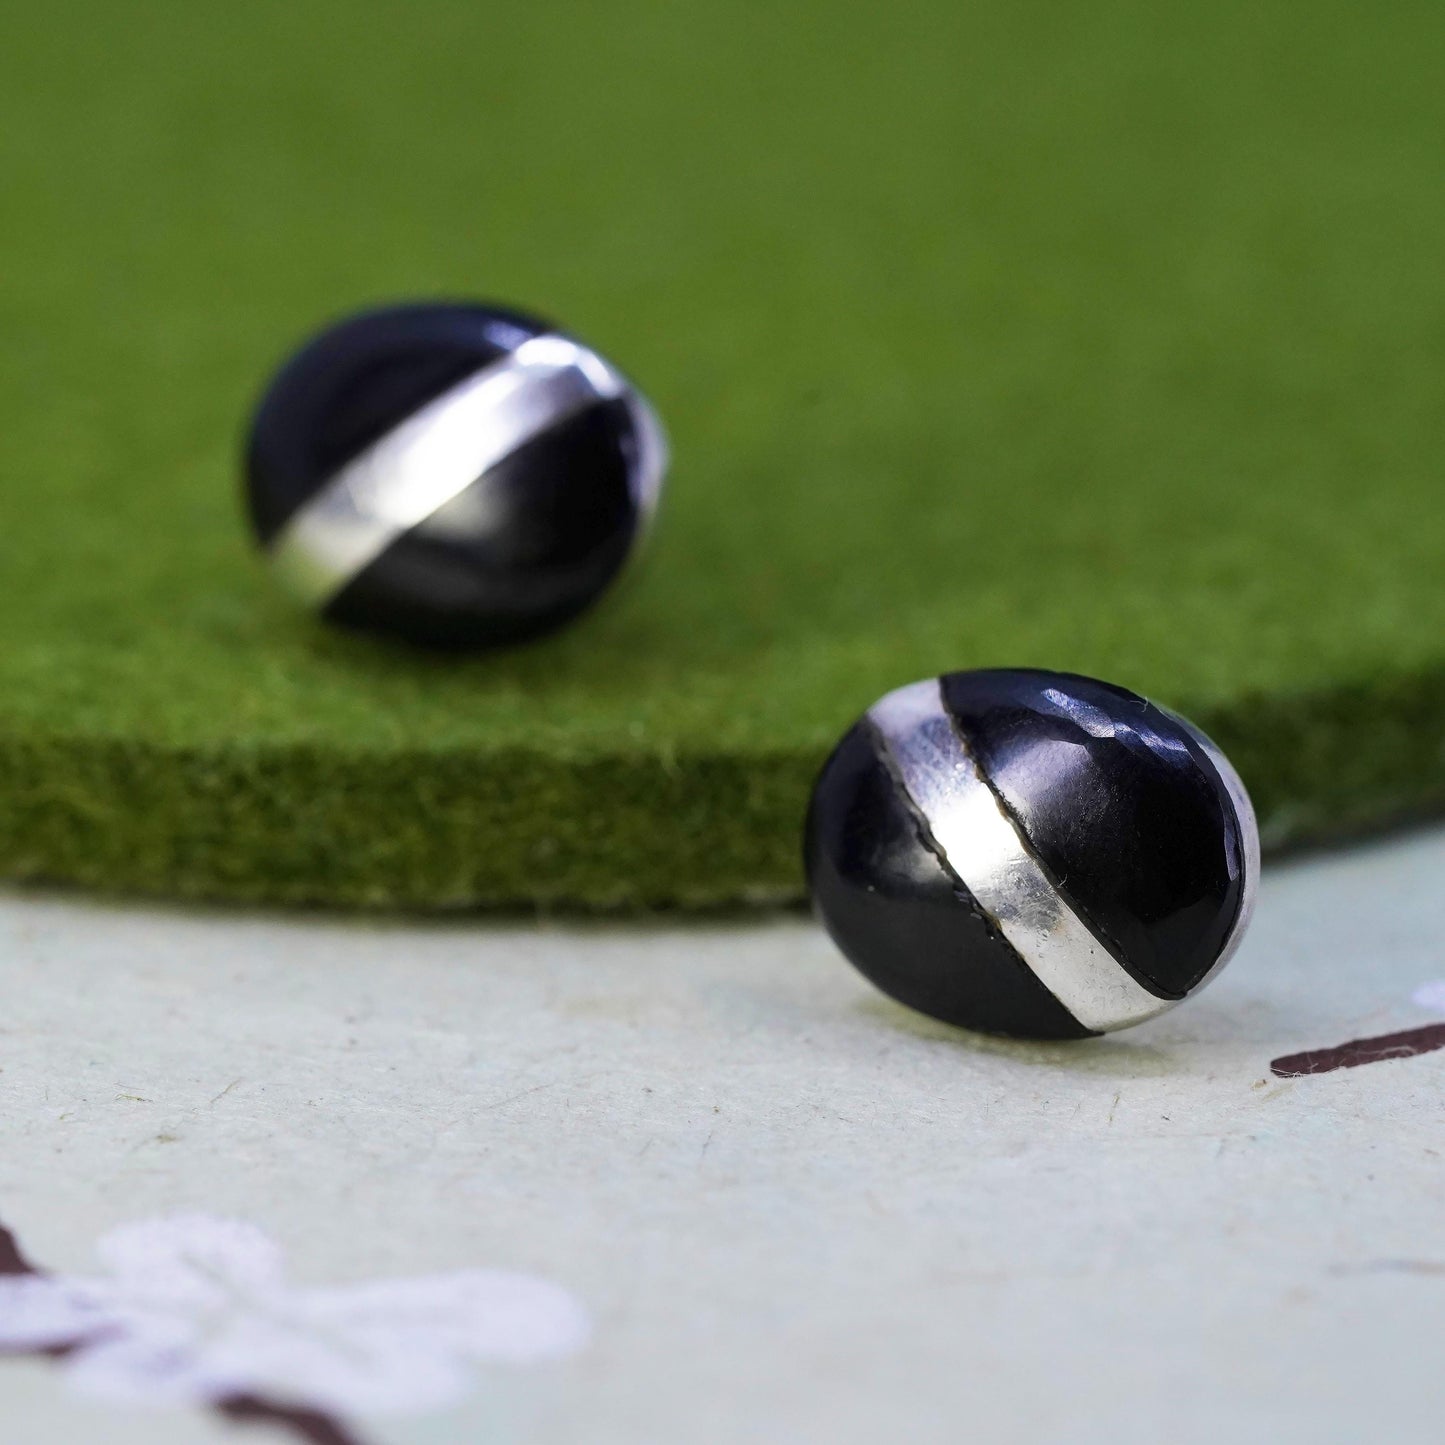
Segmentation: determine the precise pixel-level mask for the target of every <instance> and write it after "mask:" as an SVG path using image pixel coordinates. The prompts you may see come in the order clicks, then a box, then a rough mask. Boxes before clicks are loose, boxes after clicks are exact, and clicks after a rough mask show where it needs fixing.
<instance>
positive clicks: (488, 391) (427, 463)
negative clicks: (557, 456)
mask: <svg viewBox="0 0 1445 1445" xmlns="http://www.w3.org/2000/svg"><path fill="white" fill-rule="evenodd" d="M618 397H626V398H627V400H628V405H629V409H630V413H631V415H632V417H633V419H634V422H635V423H637V429H638V446H639V466H638V468H637V471H638V476H637V477H636V478H634V485H635V486H636V487H638V488H639V489H640V491H639V500H644V499H645V500H646V503H647V509H648V510H649V511H650V510H651V506H652V504H653V503H655V500H656V495H657V490H658V486H659V485H660V482H661V478H662V471H663V468H664V466H665V461H666V449H665V446H664V445H663V443H662V440H661V431H660V428H659V427H658V426H657V422H656V419H655V418H653V417H652V414H651V410H650V408H649V407H648V406H647V403H646V402H644V401H643V400H642V399H641V398H640V397H638V396H636V394H635V393H634V392H633V391H632V389H631V388H630V387H629V386H628V384H627V382H626V380H625V379H624V378H623V377H622V375H621V374H620V373H619V372H617V371H616V370H615V369H614V368H613V367H612V366H610V365H609V364H608V363H607V362H606V361H604V360H603V359H602V358H601V357H600V356H598V355H597V353H596V352H594V351H591V350H589V349H588V348H587V347H585V346H581V345H579V344H578V343H577V342H575V341H571V340H569V339H568V338H566V337H564V336H553V335H545V336H535V337H531V338H529V339H528V340H526V341H524V342H522V344H521V345H520V346H518V347H517V349H516V350H515V351H513V352H511V353H510V354H509V355H507V356H504V357H502V358H500V359H499V360H497V361H495V362H493V363H492V364H491V365H490V366H487V367H484V368H482V370H480V371H477V372H475V373H473V375H471V376H469V377H467V378H466V380H465V381H462V382H460V383H458V384H457V385H456V386H454V387H452V388H451V390H450V391H446V392H443V393H442V395H441V396H439V397H437V398H436V399H435V400H434V401H431V402H429V403H428V404H427V405H426V406H424V407H422V409H421V410H420V411H418V412H417V413H416V414H415V415H414V416H410V417H408V418H407V419H406V420H405V421H404V422H402V423H401V425H400V426H397V427H395V428H394V429H393V430H391V431H389V432H388V433H387V434H386V435H385V436H383V437H381V438H380V439H379V440H377V441H375V442H373V443H372V445H371V446H369V447H367V449H366V450H365V451H363V452H361V453H360V454H358V455H357V456H356V457H354V458H353V459H352V460H351V461H350V462H348V463H347V464H346V466H344V467H342V468H341V470H340V471H339V472H337V473H336V475H335V476H334V477H332V478H331V479H330V480H329V481H327V482H326V483H325V484H324V485H323V486H322V488H321V490H320V491H319V492H317V494H316V495H315V496H314V497H312V498H311V499H310V501H308V502H307V503H306V504H305V505H304V506H302V507H301V508H300V509H299V510H298V511H297V512H296V514H295V515H294V516H293V517H292V518H291V519H290V521H289V522H287V524H286V526H285V527H284V528H282V530H281V532H280V533H279V534H278V535H277V537H276V539H275V541H274V542H273V543H272V546H271V560H272V562H273V563H274V565H275V567H276V569H277V572H278V573H279V574H280V576H281V577H282V579H283V581H284V582H285V583H286V585H287V586H289V587H290V588H291V589H292V590H293V591H294V592H296V593H298V594H299V595H300V596H301V597H302V598H303V599H305V600H306V601H308V602H311V603H313V604H315V605H317V606H320V605H322V604H324V603H325V602H326V601H328V600H329V599H330V598H331V597H333V596H335V594H336V593H337V592H339V591H340V590H341V589H342V588H343V587H344V586H346V584H347V583H348V582H349V581H350V580H351V579H352V578H353V577H355V576H356V574H357V573H358V572H360V571H361V570H362V569H363V568H364V567H366V566H367V565H368V564H370V563H371V562H373V561H374V560H375V559H376V558H377V557H378V556H380V555H381V553H382V552H384V551H385V550H386V548H387V547H389V546H390V545H391V544H392V542H394V541H395V540H396V538H397V537H399V536H400V535H401V534H402V533H403V532H405V531H407V529H408V528H410V527H414V526H416V524H417V523H418V522H421V521H424V520H425V519H426V518H427V517H429V516H431V514H432V513H433V512H435V511H436V510H437V508H438V507H441V506H443V505H444V504H445V503H447V502H449V501H451V500H452V498H454V497H456V496H458V495H460V494H461V493H462V492H463V491H465V490H466V489H467V488H468V487H469V486H471V484H472V483H473V482H475V481H477V480H478V479H479V478H480V477H481V476H483V474H484V473H486V472H487V470H488V469H489V468H491V467H494V466H496V464H497V463H498V462H500V461H501V460H502V459H503V458H505V457H508V456H510V455H511V454H512V453H513V452H515V451H516V450H517V449H518V448H519V447H522V446H525V445H526V443H527V442H529V441H531V440H532V439H533V438H534V437H536V436H539V435H540V434H541V433H542V432H544V431H547V430H548V429H549V428H551V427H554V426H556V425H558V424H559V423H560V422H563V421H566V420H567V418H568V417H571V416H573V415H575V414H576V413H577V412H579V411H582V410H583V409H584V408H586V407H588V406H591V405H593V404H594V403H596V402H599V401H612V400H615V399H617V398H618ZM639 419H640V420H639Z"/></svg>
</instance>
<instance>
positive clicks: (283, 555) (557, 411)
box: [247, 304, 1259, 1038]
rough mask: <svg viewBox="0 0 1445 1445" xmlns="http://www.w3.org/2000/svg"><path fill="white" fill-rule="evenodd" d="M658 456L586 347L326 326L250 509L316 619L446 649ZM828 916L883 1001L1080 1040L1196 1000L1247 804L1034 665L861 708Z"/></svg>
mask: <svg viewBox="0 0 1445 1445" xmlns="http://www.w3.org/2000/svg"><path fill="white" fill-rule="evenodd" d="M666 464H667V448H666V443H665V440H664V437H663V432H662V429H661V427H660V425H659V423H658V421H657V418H656V415H655V414H654V412H653V410H652V408H651V407H650V406H649V405H648V403H647V401H646V400H645V399H644V398H643V397H642V396H641V395H640V393H638V392H637V390H636V389H635V388H634V387H633V386H632V385H631V384H630V383H629V382H628V381H627V380H626V379H625V378H624V377H623V376H622V374H621V373H620V372H619V371H618V370H617V369H616V368H615V367H614V366H613V365H612V364H611V363H610V362H608V361H607V360H605V359H604V358H603V357H602V356H600V355H599V354H598V353H597V352H596V351H593V350H592V349H591V348H589V347H587V346H585V345H583V344H582V343H581V342H579V341H577V340H576V339H574V338H572V337H570V336H567V335H566V334H565V333H563V332H560V331H559V330H557V329H556V328H554V327H552V326H549V325H548V324H546V323H545V322H542V321H539V320H538V319H537V318H535V317H532V316H528V315H525V314H522V313H520V312H515V311H510V310H503V309H501V308H497V307H492V306H480V305H437V304H425V305H410V306H399V307H393V308H389V309H386V310H381V311H374V312H369V313H367V314H364V315H361V316H358V317H355V318H352V319H350V320H347V321H344V322H342V323H341V324H339V325H337V326H334V327H332V328H331V329H329V330H327V331H325V332H323V333H322V334H321V335H320V336H318V337H317V338H315V339H314V340H312V341H311V342H309V343H308V344H307V345H306V346H304V347H303V348H302V349H301V350H300V351H299V352H298V353H297V354H296V355H295V357H294V358H293V359H292V360H290V361H289V362H287V363H286V365H285V366H283V367H282V369H281V370H280V372H279V373H278V374H277V376H276V378H275V380H274V381H273V382H272V384H271V386H270V388H269V389H268V391H267V392H266V394H265V397H264V398H263V400H262V402H261V405H260V408H259V410H258V411H257V414H256V417H255V421H254V423H253V426H252V430H251V436H250V444H249V449H248V457H247V480H248V496H249V502H250V513H251V520H252V523H253V526H254V529H255V532H256V535H257V538H258V540H259V541H260V543H261V545H262V547H263V549H264V550H265V551H266V552H267V553H268V554H269V556H270V558H271V560H272V562H273V563H274V565H275V567H276V569H277V571H278V572H279V574H280V575H281V577H282V578H283V580H284V581H285V582H286V584H287V585H288V586H289V587H290V588H291V589H292V590H293V591H295V592H296V593H298V594H299V595H300V597H301V598H302V599H303V600H304V601H305V602H306V603H308V604H309V605H310V606H312V607H313V608H315V609H316V610H318V611H319V612H320V613H321V614H322V615H323V616H324V617H326V618H327V619H329V620H331V621H334V622H337V623H340V624H343V625H346V626H350V627H356V628H362V629H366V630H370V631H375V632H379V633H382V634H386V635H390V636H393V637H397V638H401V639H404V640H406V641H408V642H412V643H420V644H426V645H433V646H438V645H439V646H450V647H487V646H497V645H504V644H510V643H516V642H521V641H525V640H528V639H531V638H534V637H538V636H541V635H543V634H545V633H547V632H550V631H553V630H555V629H556V628H558V627H561V626H563V625H564V624H566V623H567V622H569V621H570V620H572V619H573V618H575V617H576V616H578V615H579V614H580V613H581V612H583V611H584V610H586V608H587V607H589V606H590V605H591V604H592V603H593V602H594V601H596V599H597V598H598V597H599V596H601V594H602V593H603V592H604V591H605V590H606V589H607V588H608V586H609V585H610V584H611V583H612V582H613V581H614V579H615V578H616V577H617V576H618V575H619V574H620V573H621V572H622V571H623V570H624V568H625V566H626V564H627V562H628V560H629V559H630V558H631V557H632V556H633V555H634V554H635V553H636V551H637V548H638V546H639V544H640V543H641V541H642V540H643V538H644V536H645V534H646V531H647V528H648V523H649V521H650V519H651V516H652V514H653V511H654V509H655V507H656V504H657V499H658V494H659V491H660V489H661V485H662V479H663V474H664V472H665V470H666ZM804 834H805V838H804V856H805V864H806V869H807V876H808V881H809V886H810V888H811V890H812V894H813V898H814V902H815V905H816V908H817V911H818V914H819V916H820V917H821V919H822V921H823V924H824V926H825V927H826V928H827V929H828V932H829V933H830V934H831V935H832V937H833V939H834V941H835V942H836V943H837V944H838V945H839V947H840V948H841V949H842V951H843V953H844V954H845V955H846V956H847V957H848V958H849V959H850V960H851V961H852V962H853V963H854V965H855V966H857V967H858V968H859V969H860V970H861V971H862V972H863V973H864V974H865V975H866V976H867V977H868V978H870V979H871V980H872V981H873V982H874V983H876V984H877V985H878V986H879V987H880V988H882V989H883V990H884V991H885V992H887V993H889V994H891V995H892V996H893V997H895V998H897V999H899V1000H900V1001H901V1002H903V1003H905V1004H908V1005H909V1006H911V1007H913V1008H917V1009H919V1010H921V1011H923V1012H925V1013H928V1014H931V1015H933V1016H934V1017H936V1018H940V1019H943V1020H945V1021H947V1022H950V1023H956V1024H961V1025H963V1026H965V1027H970V1028H975V1029H982V1030H986V1031H989V1032H995V1033H1003V1034H1011V1035H1015V1036H1022V1037H1029V1038H1077V1037H1082V1036H1087V1035H1091V1034H1097V1033H1102V1032H1106V1031H1110V1030H1113V1029H1119V1028H1125V1027H1128V1026H1129V1025H1131V1024H1136V1023H1141V1022H1143V1021H1144V1020H1145V1019H1148V1018H1152V1017H1154V1016H1155V1015H1157V1014H1159V1013H1162V1012H1163V1011H1164V1010H1166V1009H1168V1008H1170V1007H1172V1006H1173V1005H1174V1004H1176V1003H1178V1002H1179V1001H1180V1000H1182V999H1184V998H1186V997H1187V996H1189V995H1190V994H1192V993H1194V992H1196V991H1197V990H1198V989H1199V988H1201V987H1202V986H1203V985H1204V983H1205V982H1207V981H1208V980H1209V979H1210V978H1212V977H1213V976H1214V975H1215V974H1216V973H1217V972H1218V971H1219V969H1220V968H1221V967H1222V966H1223V965H1224V963H1226V962H1227V961H1228V959H1229V957H1230V956H1231V955H1232V954H1233V952H1234V950H1235V949H1236V948H1237V946H1238V944H1239V941H1240V939H1241V937H1242V936H1243V933H1244V930H1245V928H1246V926H1247V924H1248V921H1249V917H1250V912H1251V909H1252V907H1253V901H1254V894H1255V888H1256V883H1257V879H1258V875H1259V834H1258V829H1257V827H1256V824H1255V818H1254V811H1253V808H1252V807H1251V805H1250V801H1249V795H1248V793H1247V792H1246V791H1245V788H1244V785H1243V783H1242V782H1241V781H1240V779H1239V776H1238V774H1237V773H1236V772H1235V770H1234V769H1233V767H1232V766H1231V765H1230V764H1229V762H1228V760H1227V759H1226V758H1225V757H1224V755H1223V753H1222V752H1221V751H1220V750H1219V749H1218V748H1217V747H1216V746H1215V745H1214V744H1213V743H1212V742H1211V741H1210V740H1209V739H1208V738H1207V737H1206V736H1205V735H1204V734H1203V733H1201V732H1200V731H1199V730H1198V729H1197V728H1195V727H1194V726H1193V725H1192V724H1190V723H1189V722H1187V721H1185V720H1184V719H1183V718H1181V717H1178V716H1177V715H1175V714H1173V713H1171V712H1169V711H1167V710H1166V709H1164V708H1160V707H1157V706H1155V705H1154V704H1152V703H1149V702H1147V701H1146V700H1145V699H1143V698H1141V697H1139V696H1137V695H1136V694H1134V693H1132V692H1128V691H1126V690H1125V689H1123V688H1119V687H1115V686H1112V685H1111V684H1108V683H1103V682H1099V681H1096V680H1094V679H1091V678H1085V677H1080V676H1077V675H1074V674H1069V673H1052V672H1040V671H1035V670H1030V669H1020V670H996V669H995V670H986V671H977V672H966V673H952V674H949V675H947V676H944V677H941V678H936V679H933V680H931V681H928V682H921V683H916V684H913V685H912V686H909V687H904V688H901V689H899V690H898V691H896V692H893V693H890V694H889V695H888V696H887V697H885V698H883V699H881V700H880V701H879V702H878V703H876V704H875V705H874V706H873V707H872V708H870V709H869V710H868V712H867V713H866V714H865V715H864V716H863V718H861V719H860V720H859V721H858V723H856V724H855V725H854V727H853V728H852V729H851V730H850V731H849V732H848V733H847V734H846V736H845V737H844V738H843V740H842V742H841V743H840V744H839V745H838V747H837V749H836V750H835V751H834V752H833V754H832V756H831V757H830V758H829V759H828V761H827V763H826V764H825V765H824V767H823V770H822V772H821V774H820V775H819V778H818V781H817V783H816V785H815V788H814V791H813V798H812V803H811V806H810V808H809V813H808V818H807V823H806V826H805V829H804Z"/></svg>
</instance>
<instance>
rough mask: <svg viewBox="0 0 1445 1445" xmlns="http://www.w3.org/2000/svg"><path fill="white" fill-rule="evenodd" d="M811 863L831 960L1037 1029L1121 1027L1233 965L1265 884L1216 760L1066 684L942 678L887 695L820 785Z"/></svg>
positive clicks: (911, 999)
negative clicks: (832, 946) (839, 955)
mask: <svg viewBox="0 0 1445 1445" xmlns="http://www.w3.org/2000/svg"><path fill="white" fill-rule="evenodd" d="M805 861H806V865H807V870H808V879H809V886H810V887H811V889H812V892H813V897H814V902H815V905H816V907H817V910H818V912H819V915H820V916H821V918H822V921H823V923H824V925H825V926H826V927H827V929H828V931H829V932H830V934H831V935H832V936H833V938H834V940H835V941H836V942H837V944H838V945H839V947H840V948H841V949H842V950H843V952H844V953H845V954H846V955H847V956H848V958H849V959H850V960H851V961H852V962H853V963H854V964H855V965H856V966H857V967H858V968H859V969H860V970H861V971H862V972H863V973H864V974H866V975H867V976H868V977H869V978H870V979H871V980H872V981H873V982H874V983H876V984H877V985H878V986H879V987H880V988H882V989H883V990H884V991H885V992H887V993H889V994H891V995H892V996H893V997H895V998H897V999H898V1000H900V1001H901V1002H903V1003H905V1004H908V1005H910V1006H911V1007H913V1008H917V1009H919V1010H921V1011H922V1012H925V1013H928V1014H931V1015H933V1016H934V1017H936V1018H940V1019H944V1020H946V1021H948V1022H950V1023H956V1024H961V1025H963V1026H965V1027H969V1028H975V1029H982V1030H986V1031H990V1032H996V1033H1005V1034H1016V1035H1021V1036H1025V1037H1034V1038H1072V1037H1080V1036H1083V1035H1087V1034H1092V1033H1099V1032H1103V1031H1106V1030H1109V1029H1116V1028H1123V1027H1127V1026H1128V1025H1130V1024H1134V1023H1139V1022H1142V1021H1143V1020H1144V1019H1146V1018H1150V1017H1153V1016H1154V1015H1155V1014H1158V1013H1161V1012H1163V1011H1164V1010H1165V1009H1166V1008H1169V1007H1170V1006H1171V1005H1173V1004H1175V1003H1177V1002H1179V1001H1180V1000H1181V999H1183V998H1185V997H1187V996H1188V995H1189V994H1190V993H1192V992H1194V991H1195V990H1197V989H1198V988H1200V987H1201V986H1202V985H1203V984H1204V982H1205V981H1206V980H1207V979H1208V978H1209V977H1210V976H1211V975H1212V974H1213V973H1214V972H1215V971H1216V970H1217V969H1218V968H1219V967H1220V966H1222V964H1223V963H1224V962H1225V961H1227V959H1228V958H1229V956H1230V954H1231V953H1232V952H1233V950H1234V948H1235V947H1236V946H1237V944H1238V942H1239V939H1240V937H1241V936H1242V934H1243V931H1244V928H1245V926H1246V924H1247V922H1248V917H1249V913H1250V909H1251V907H1252V903H1253V895H1254V887H1255V880H1256V879H1257V877H1258V871H1259V840H1258V833H1257V830H1256V827H1255V821H1254V813H1253V809H1252V808H1251V806H1250V803H1249V798H1248V795H1247V793H1246V792H1245V790H1244V787H1243V785H1242V784H1241V783H1240V781H1239V778H1238V776H1237V775H1236V774H1235V772H1234V769H1233V768H1232V767H1231V766H1230V764H1229V763H1228V762H1227V761H1226V760H1225V758H1224V757H1223V755H1222V754H1221V753H1220V751H1219V750H1218V748H1217V747H1215V745H1214V744H1213V743H1212V742H1210V740H1209V739H1208V738H1207V737H1205V736H1204V734H1203V733H1201V732H1200V731H1199V730H1198V729H1196V728H1195V727H1193V726H1192V725H1191V724H1190V723H1188V722H1186V721H1184V720H1183V719H1182V718H1179V717H1177V716H1175V715H1174V714H1173V713H1170V712H1168V711H1167V710H1165V709H1163V708H1160V707H1157V706H1155V705H1154V704H1153V703H1150V702H1148V701H1146V700H1145V699H1144V698H1142V697H1139V696H1138V695H1137V694H1135V693H1132V692H1129V691H1127V690H1126V689H1124V688H1120V687H1115V686H1113V685H1112V684H1109V683H1105V682H1099V681H1096V680H1095V679H1092V678H1087V677H1080V676H1077V675H1075V674H1070V673H1057V672H1044V671H1035V670H1031V669H989V670H984V671H977V672H960V673H950V674H947V675H945V676H944V677H941V678H936V679H931V680H929V681H927V682H921V683H915V684H913V685H912V686H910V687H905V688H901V689H899V690H898V691H897V692H893V693H889V694H888V695H887V696H886V697H884V698H882V699H880V700H879V702H878V703H876V704H875V705H874V706H873V707H872V708H870V709H869V711H868V712H867V713H866V714H865V715H864V716H863V717H862V718H861V719H860V720H859V721H858V722H857V723H856V724H855V725H854V727H853V728H852V729H851V730H850V731H849V732H848V733H847V735H846V736H845V737H844V738H843V740H842V742H841V743H840V744H839V745H838V747H837V749H836V750H835V751H834V753H833V754H832V756H831V757H830V758H829V759H828V761H827V763H826V764H825V765H824V767H823V770H822V773H821V774H820V775H819V778H818V781H817V783H816V785H815V788H814V792H813V799H812V804H811V807H810V810H809V816H808V823H807V829H806V841H805Z"/></svg>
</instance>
